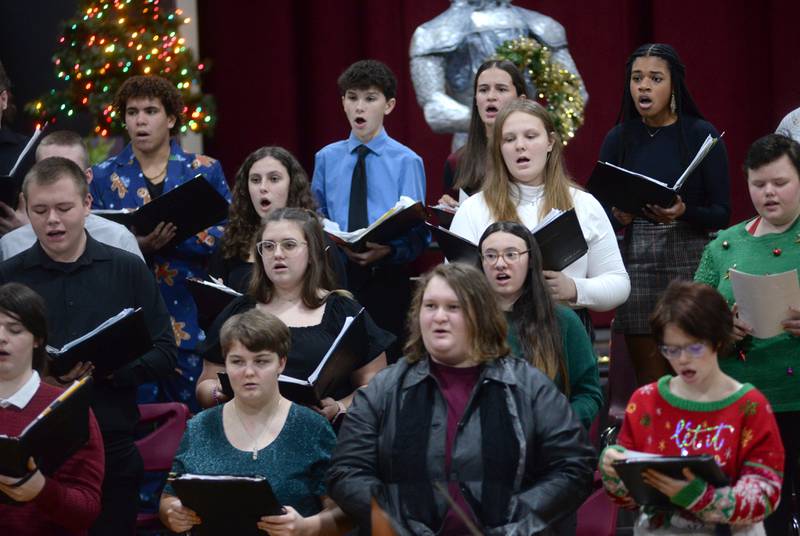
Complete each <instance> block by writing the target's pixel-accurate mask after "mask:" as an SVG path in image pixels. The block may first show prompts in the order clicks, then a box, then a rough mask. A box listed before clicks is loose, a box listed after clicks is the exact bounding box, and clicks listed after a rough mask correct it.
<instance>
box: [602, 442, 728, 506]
mask: <svg viewBox="0 0 800 536" xmlns="http://www.w3.org/2000/svg"><path fill="white" fill-rule="evenodd" d="M626 454H627V455H628V457H627V458H626V459H624V460H619V461H616V462H614V463H612V464H611V465H612V467H613V468H614V470H615V471H616V472H617V474H618V475H619V477H620V478H621V479H622V481H623V482H624V483H625V487H626V488H627V489H628V493H629V494H630V496H631V497H632V498H633V500H634V501H636V504H638V505H640V506H653V507H657V508H661V509H676V508H677V506H675V505H674V504H672V502H671V501H670V499H669V497H667V496H666V495H664V494H663V493H662V492H660V491H658V490H657V489H656V488H654V487H653V486H651V485H650V484H648V483H647V481H646V480H651V477H645V476H644V472H645V471H646V470H648V469H653V470H655V471H658V472H659V473H662V474H664V475H666V476H668V477H670V478H673V479H678V480H685V479H686V475H685V474H684V468H688V469H689V470H690V471H691V473H693V474H695V475H697V476H698V477H700V478H702V479H703V480H705V481H706V482H708V483H709V484H711V485H712V486H715V487H721V486H727V485H728V484H729V480H728V476H727V475H726V474H725V473H723V472H722V469H721V468H720V467H719V465H717V462H716V461H714V457H713V456H711V455H709V454H703V455H700V456H655V455H652V454H645V453H637V452H635V451H627V452H626ZM651 481H652V480H651Z"/></svg>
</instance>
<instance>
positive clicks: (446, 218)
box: [428, 204, 456, 229]
mask: <svg viewBox="0 0 800 536" xmlns="http://www.w3.org/2000/svg"><path fill="white" fill-rule="evenodd" d="M428 212H430V213H431V214H433V215H434V216H436V219H437V220H438V221H439V225H440V226H441V227H443V228H445V229H449V228H450V224H451V223H453V218H454V217H455V215H456V209H455V208H453V207H451V206H448V205H441V204H440V205H428Z"/></svg>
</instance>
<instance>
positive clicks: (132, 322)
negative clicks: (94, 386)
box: [47, 307, 153, 378]
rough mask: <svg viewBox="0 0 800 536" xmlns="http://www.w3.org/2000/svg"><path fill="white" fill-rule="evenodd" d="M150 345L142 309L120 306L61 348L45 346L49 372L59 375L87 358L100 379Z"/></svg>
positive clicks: (132, 359) (142, 352) (137, 356)
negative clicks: (118, 310) (119, 309)
mask: <svg viewBox="0 0 800 536" xmlns="http://www.w3.org/2000/svg"><path fill="white" fill-rule="evenodd" d="M152 347H153V341H152V339H151V338H150V332H149V331H148V330H147V324H146V323H145V320H144V312H143V311H142V308H141V307H140V308H138V309H131V308H128V309H123V310H122V311H120V312H119V313H118V314H116V315H115V316H112V317H111V318H109V319H108V320H106V321H105V322H103V323H102V324H100V325H99V326H97V327H96V328H94V329H93V330H91V331H89V332H88V333H86V334H84V335H82V336H80V337H78V338H77V339H75V340H72V341H70V342H68V343H67V344H65V345H64V346H63V347H61V348H53V347H52V346H48V347H47V353H48V354H49V355H50V372H51V373H53V374H54V375H56V376H63V375H64V374H66V373H67V372H69V371H70V369H72V367H74V366H75V364H76V363H78V362H79V361H82V362H84V363H85V362H86V361H91V362H92V364H94V374H95V375H96V376H98V377H101V378H104V377H106V376H108V375H109V374H111V373H113V372H115V371H116V370H118V369H120V368H122V367H123V366H125V365H127V364H128V363H130V362H131V361H134V360H135V359H138V358H139V357H140V356H141V355H142V354H144V353H145V352H147V351H148V350H150V348H152Z"/></svg>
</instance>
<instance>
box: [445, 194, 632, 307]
mask: <svg viewBox="0 0 800 536" xmlns="http://www.w3.org/2000/svg"><path fill="white" fill-rule="evenodd" d="M514 186H515V187H512V190H511V194H512V198H513V199H514V200H516V201H517V214H518V216H519V219H520V220H521V221H522V223H523V224H524V225H525V226H526V227H528V228H529V229H532V228H534V227H535V226H536V225H537V224H538V223H539V219H540V218H539V207H540V206H541V203H542V199H543V197H544V186H527V185H524V184H515V185H514ZM570 194H571V195H572V202H573V203H574V205H575V214H576V215H577V216H578V222H580V225H581V230H582V231H583V236H584V238H585V239H586V244H587V245H588V246H589V251H588V252H587V253H586V255H584V256H583V257H581V258H580V259H578V260H577V261H575V262H573V263H572V264H570V265H569V266H567V267H566V268H564V270H563V272H564V274H565V275H567V276H569V277H570V278H571V279H572V280H573V281H575V287H576V289H577V291H578V294H577V298H576V300H575V302H573V303H570V305H571V306H573V307H586V308H588V309H591V310H592V311H608V310H611V309H613V308H614V307H617V306H618V305H621V304H622V303H625V300H627V299H628V294H630V291H631V283H630V279H629V278H628V272H626V271H625V266H624V265H623V263H622V255H620V252H619V246H618V245H617V237H616V235H615V234H614V229H613V228H612V227H611V222H609V221H608V216H607V215H606V213H605V211H604V210H603V207H602V206H601V205H600V203H599V202H598V201H597V199H595V198H594V196H592V195H591V194H589V193H587V192H584V191H583V190H578V189H577V188H570ZM492 223H494V219H493V218H492V215H491V212H490V210H489V207H488V205H487V204H486V200H485V199H484V196H483V192H479V193H477V194H475V195H473V196H471V197H470V198H469V199H466V200H465V201H464V202H463V203H461V206H460V207H459V209H458V211H457V212H456V215H455V217H454V218H453V223H452V224H451V225H450V231H452V232H453V233H455V234H457V235H459V236H461V237H463V238H466V239H467V240H471V241H472V242H473V243H475V244H477V243H478V240H480V238H481V235H483V232H484V231H485V230H486V228H487V227H489V225H491V224H492Z"/></svg>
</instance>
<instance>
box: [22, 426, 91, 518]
mask: <svg viewBox="0 0 800 536" xmlns="http://www.w3.org/2000/svg"><path fill="white" fill-rule="evenodd" d="M104 473H105V454H104V453H103V439H102V437H101V436H100V428H99V427H98V426H97V421H96V420H95V418H94V413H92V412H91V410H90V411H89V441H87V443H86V444H85V445H84V446H83V447H82V448H81V449H80V450H78V452H76V453H75V454H73V455H72V457H71V458H70V459H68V460H67V461H66V462H64V464H63V465H62V466H61V467H60V468H59V469H58V471H56V472H55V473H54V474H53V475H52V476H50V477H47V478H46V479H45V485H44V488H42V491H41V493H39V495H38V496H37V497H36V498H35V499H34V500H33V504H34V505H35V506H36V509H37V511H38V512H39V513H40V514H41V515H43V516H45V517H46V518H48V519H49V520H51V521H52V522H53V523H54V524H56V525H59V526H62V527H65V528H67V529H71V530H85V529H88V528H89V527H90V526H91V525H92V523H94V520H95V519H96V518H97V516H98V515H99V514H100V497H101V493H100V489H101V485H102V483H103V475H104Z"/></svg>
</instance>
